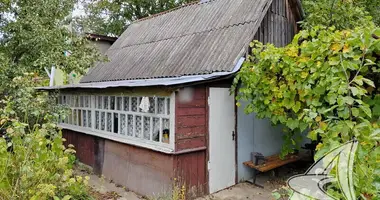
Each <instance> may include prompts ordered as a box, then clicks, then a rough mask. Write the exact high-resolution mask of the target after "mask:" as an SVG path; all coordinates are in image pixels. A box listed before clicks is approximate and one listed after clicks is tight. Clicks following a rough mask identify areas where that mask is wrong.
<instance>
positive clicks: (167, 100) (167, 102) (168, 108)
mask: <svg viewBox="0 0 380 200" xmlns="http://www.w3.org/2000/svg"><path fill="white" fill-rule="evenodd" d="M166 114H168V115H169V114H170V98H167V99H166Z"/></svg>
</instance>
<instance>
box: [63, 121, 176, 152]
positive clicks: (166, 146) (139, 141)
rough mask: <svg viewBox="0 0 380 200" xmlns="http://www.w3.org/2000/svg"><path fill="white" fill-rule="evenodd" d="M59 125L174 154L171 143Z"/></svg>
mask: <svg viewBox="0 0 380 200" xmlns="http://www.w3.org/2000/svg"><path fill="white" fill-rule="evenodd" d="M59 127H60V128H62V129H68V130H72V131H76V132H81V133H84V134H88V135H93V136H97V137H100V138H105V139H108V140H112V141H115V142H120V143H124V144H128V145H132V146H136V147H141V148H145V149H150V150H153V151H158V152H162V153H165V154H174V150H173V148H171V147H170V146H171V144H155V142H151V141H145V140H142V139H139V138H131V137H128V138H127V137H123V136H118V135H116V134H111V133H106V132H101V133H100V132H97V131H93V130H91V129H89V128H83V127H78V126H74V125H67V124H59Z"/></svg>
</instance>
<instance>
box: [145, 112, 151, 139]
mask: <svg viewBox="0 0 380 200" xmlns="http://www.w3.org/2000/svg"><path fill="white" fill-rule="evenodd" d="M144 139H146V140H150V117H144Z"/></svg>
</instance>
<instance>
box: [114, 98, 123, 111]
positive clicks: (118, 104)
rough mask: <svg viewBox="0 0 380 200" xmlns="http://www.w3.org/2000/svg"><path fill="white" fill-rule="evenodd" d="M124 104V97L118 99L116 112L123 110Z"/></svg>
mask: <svg viewBox="0 0 380 200" xmlns="http://www.w3.org/2000/svg"><path fill="white" fill-rule="evenodd" d="M122 103H123V98H122V97H117V101H116V110H121V106H122Z"/></svg>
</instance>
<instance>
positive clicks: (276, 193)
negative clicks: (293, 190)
mask: <svg viewBox="0 0 380 200" xmlns="http://www.w3.org/2000/svg"><path fill="white" fill-rule="evenodd" d="M272 196H273V198H274V199H276V200H278V199H281V194H280V193H278V192H272Z"/></svg>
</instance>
